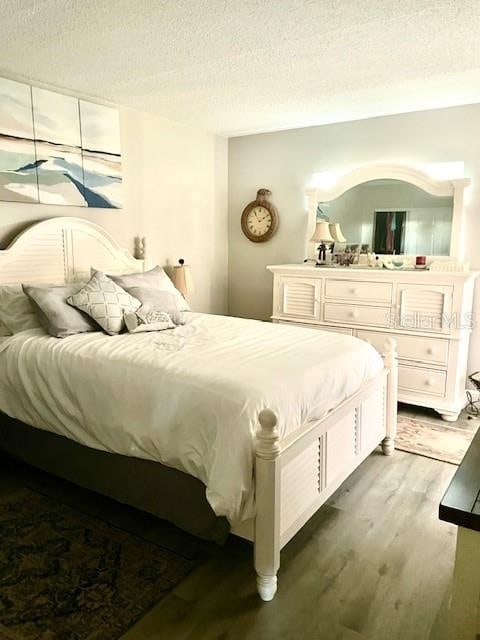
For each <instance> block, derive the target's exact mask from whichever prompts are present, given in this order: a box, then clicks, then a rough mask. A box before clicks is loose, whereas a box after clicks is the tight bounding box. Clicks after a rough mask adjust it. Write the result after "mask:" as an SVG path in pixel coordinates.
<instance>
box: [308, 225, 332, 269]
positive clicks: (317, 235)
mask: <svg viewBox="0 0 480 640" xmlns="http://www.w3.org/2000/svg"><path fill="white" fill-rule="evenodd" d="M330 226H331V225H330V224H329V223H328V222H326V221H325V220H321V221H320V222H317V224H316V225H315V231H314V233H313V236H312V237H311V238H310V242H318V243H319V246H318V260H317V264H318V265H320V264H326V261H327V245H326V243H329V244H332V243H335V238H333V237H332V234H331V233H330V228H329V227H330Z"/></svg>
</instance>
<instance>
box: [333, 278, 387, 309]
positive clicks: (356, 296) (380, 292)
mask: <svg viewBox="0 0 480 640" xmlns="http://www.w3.org/2000/svg"><path fill="white" fill-rule="evenodd" d="M392 291H393V285H392V283H391V282H352V281H348V280H334V279H327V280H326V281H325V298H329V299H330V300H348V301H349V302H353V303H355V302H357V301H358V302H380V303H388V304H391V302H392Z"/></svg>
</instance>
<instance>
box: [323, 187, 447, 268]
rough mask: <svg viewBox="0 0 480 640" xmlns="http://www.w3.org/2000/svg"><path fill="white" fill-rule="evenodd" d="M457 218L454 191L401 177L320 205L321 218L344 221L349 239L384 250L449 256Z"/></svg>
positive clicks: (352, 241) (356, 189)
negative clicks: (437, 192) (439, 191)
mask: <svg viewBox="0 0 480 640" xmlns="http://www.w3.org/2000/svg"><path fill="white" fill-rule="evenodd" d="M452 217H453V197H452V196H433V195H431V194H430V193H427V192H426V191H423V189H420V188H419V187H416V186H415V185H413V184H410V183H408V182H403V181H401V180H371V181H369V182H364V183H363V184H359V185H357V186H355V187H352V188H351V189H349V190H348V191H346V192H345V193H343V194H342V195H341V196H339V197H338V198H336V199H335V200H332V201H331V202H319V203H318V209H317V220H319V219H322V218H326V219H328V220H329V221H330V222H335V223H339V224H340V227H341V229H342V231H343V235H344V236H345V238H346V239H347V242H348V244H359V245H368V246H369V247H370V250H371V251H374V252H375V253H380V254H383V253H384V254H393V253H395V254H407V255H432V256H434V255H436V256H448V255H449V253H450V237H451V231H452Z"/></svg>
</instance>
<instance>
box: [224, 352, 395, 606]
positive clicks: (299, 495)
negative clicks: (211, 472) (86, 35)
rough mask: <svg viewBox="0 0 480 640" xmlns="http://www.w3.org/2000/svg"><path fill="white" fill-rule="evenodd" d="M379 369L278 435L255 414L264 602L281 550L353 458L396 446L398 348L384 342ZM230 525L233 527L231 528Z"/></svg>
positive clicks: (272, 588)
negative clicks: (319, 415) (338, 400)
mask: <svg viewBox="0 0 480 640" xmlns="http://www.w3.org/2000/svg"><path fill="white" fill-rule="evenodd" d="M384 364H385V367H384V369H383V370H382V371H381V372H380V373H379V374H378V375H377V376H375V378H373V379H372V380H370V381H369V382H367V383H366V384H365V385H363V386H362V387H361V389H359V391H357V392H356V393H355V394H354V395H353V396H351V397H350V398H348V399H347V400H346V401H344V402H343V403H342V404H340V405H339V406H338V407H337V408H336V409H335V410H333V411H331V412H330V413H329V414H328V415H327V416H325V417H324V418H323V419H322V420H319V421H316V422H312V423H308V424H306V425H303V426H302V427H300V428H299V429H297V430H296V431H295V432H293V433H292V434H290V435H289V436H287V437H286V438H283V439H280V434H279V431H278V429H277V418H276V416H275V414H274V413H273V412H272V411H270V410H269V409H265V410H264V411H262V412H261V413H260V415H259V423H260V428H259V430H258V432H257V437H256V443H255V444H256V466H255V491H256V494H255V495H256V506H257V510H256V513H257V515H256V517H255V521H254V522H252V524H253V532H252V533H251V534H250V535H251V537H252V538H253V541H254V547H255V549H254V563H255V571H256V573H257V589H258V593H259V595H260V597H261V598H262V600H264V601H269V600H272V599H273V597H274V596H275V592H276V590H277V571H278V569H279V567H280V550H281V549H282V547H284V546H285V545H286V544H287V542H288V541H289V540H290V539H291V538H292V537H293V536H294V535H295V534H296V533H297V532H298V531H299V530H300V529H301V528H302V526H303V525H304V524H305V522H306V521H307V520H308V519H309V518H310V517H311V516H312V515H313V514H314V513H315V512H316V511H317V510H318V509H319V508H320V507H321V505H322V504H323V503H324V502H325V501H326V500H327V499H328V498H329V497H330V496H331V495H332V493H333V492H334V491H335V490H336V489H337V488H338V487H339V486H340V484H341V483H342V482H343V481H344V480H345V479H346V478H347V477H348V476H349V475H350V474H351V473H352V471H354V470H355V469H356V468H357V467H358V465H359V464H360V463H361V462H362V461H363V460H364V459H365V458H366V457H367V456H368V455H369V454H370V453H371V452H372V451H373V450H374V449H375V447H377V446H378V444H379V443H381V444H382V450H383V453H384V454H385V455H391V454H392V453H393V450H394V439H395V434H396V423H397V354H396V352H395V341H394V340H389V341H388V343H387V344H386V354H385V358H384ZM234 532H235V527H234Z"/></svg>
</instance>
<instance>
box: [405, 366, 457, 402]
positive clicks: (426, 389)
mask: <svg viewBox="0 0 480 640" xmlns="http://www.w3.org/2000/svg"><path fill="white" fill-rule="evenodd" d="M446 379H447V373H446V372H445V371H436V370H434V369H423V368H421V367H409V366H407V365H403V364H401V365H399V367H398V390H399V391H400V392H401V391H405V392H406V393H408V394H409V395H411V394H418V395H419V396H423V395H425V394H428V395H432V396H444V395H445V383H446Z"/></svg>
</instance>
